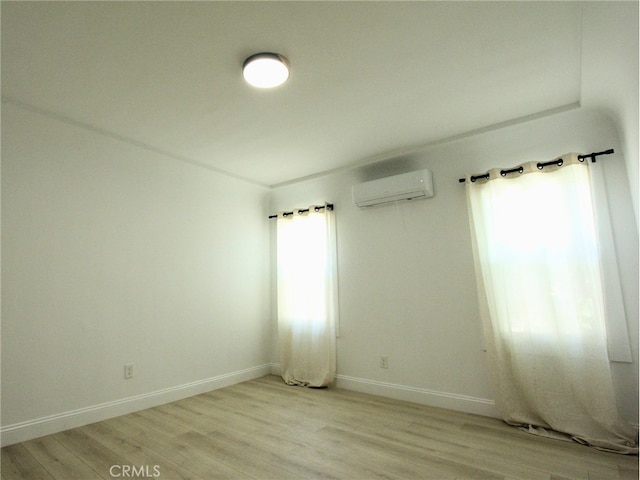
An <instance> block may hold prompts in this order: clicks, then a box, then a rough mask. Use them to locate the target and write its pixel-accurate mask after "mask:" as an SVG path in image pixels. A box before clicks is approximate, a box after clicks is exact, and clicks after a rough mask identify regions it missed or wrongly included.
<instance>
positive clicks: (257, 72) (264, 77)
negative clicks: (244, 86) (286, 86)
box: [242, 52, 289, 88]
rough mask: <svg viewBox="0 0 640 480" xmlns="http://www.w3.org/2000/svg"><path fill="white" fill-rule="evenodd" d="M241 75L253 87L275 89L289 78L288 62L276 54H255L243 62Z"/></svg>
mask: <svg viewBox="0 0 640 480" xmlns="http://www.w3.org/2000/svg"><path fill="white" fill-rule="evenodd" d="M242 75H243V76H244V79H245V80H246V81H247V83H248V84H249V85H253V86H254V87H258V88H273V87H277V86H278V85H282V84H283V83H284V82H286V81H287V79H288V78H289V61H288V60H287V59H286V58H285V57H283V56H282V55H280V54H278V53H268V52H263V53H256V54H255V55H251V56H250V57H249V58H247V59H246V60H245V61H244V64H243V65H242Z"/></svg>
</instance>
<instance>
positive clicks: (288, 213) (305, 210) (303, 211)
mask: <svg viewBox="0 0 640 480" xmlns="http://www.w3.org/2000/svg"><path fill="white" fill-rule="evenodd" d="M323 208H326V209H327V210H331V211H333V203H327V204H326V205H318V206H316V207H313V210H314V211H315V212H319V211H320V210H322V209H323ZM308 211H309V209H308V208H305V209H298V212H300V213H306V212H308ZM293 214H294V212H284V213H283V214H282V216H283V217H288V216H289V215H293ZM269 218H278V214H275V215H269Z"/></svg>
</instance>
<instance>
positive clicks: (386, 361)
mask: <svg viewBox="0 0 640 480" xmlns="http://www.w3.org/2000/svg"><path fill="white" fill-rule="evenodd" d="M380 368H389V357H380Z"/></svg>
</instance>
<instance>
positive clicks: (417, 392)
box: [270, 363, 500, 418]
mask: <svg viewBox="0 0 640 480" xmlns="http://www.w3.org/2000/svg"><path fill="white" fill-rule="evenodd" d="M270 367H271V374H272V375H280V364H278V363H271V364H270ZM335 385H336V387H338V388H344V389H345V390H353V391H355V392H361V393H369V394H371V395H380V396H382V397H389V398H394V399H396V400H404V401H407V402H414V403H419V404H421V405H429V406H431V407H439V408H447V409H449V410H456V411H458V412H466V413H474V414H476V415H482V416H485V417H493V418H500V417H499V415H498V411H497V410H496V404H495V402H494V401H493V400H490V399H487V398H478V397H472V396H469V395H461V394H458V393H448V392H440V391H437V390H429V389H427V388H418V387H411V386H407V385H399V384H397V383H388V382H379V381H377V380H370V379H368V378H360V377H351V376H349V375H340V374H338V375H336V376H335Z"/></svg>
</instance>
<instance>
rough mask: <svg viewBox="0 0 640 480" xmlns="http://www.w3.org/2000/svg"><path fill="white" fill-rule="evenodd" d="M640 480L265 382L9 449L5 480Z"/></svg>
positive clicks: (580, 449) (468, 424)
mask: <svg viewBox="0 0 640 480" xmlns="http://www.w3.org/2000/svg"><path fill="white" fill-rule="evenodd" d="M133 474H135V477H136V478H145V477H146V478H158V479H161V480H178V479H204V480H213V479H269V480H270V479H273V480H280V479H332V478H334V479H367V480H368V479H372V480H375V479H394V478H398V479H435V480H438V479H454V478H459V479H526V480H538V479H540V480H542V479H546V480H562V479H589V480H595V479H602V480H608V479H633V480H636V479H638V457H637V456H625V455H618V454H613V453H606V452H600V451H597V450H594V449H591V448H589V447H584V446H581V445H578V444H573V443H567V442H562V441H559V440H551V439H546V438H540V437H536V436H533V435H530V434H528V433H525V432H522V431H520V430H518V429H516V428H513V427H510V426H508V425H506V424H504V423H503V422H501V421H499V420H495V419H491V418H485V417H480V416H476V415H470V414H464V413H459V412H453V411H449V410H443V409H438V408H433V407H427V406H424V405H417V404H413V403H408V402H401V401H396V400H392V399H388V398H383V397H377V396H371V395H365V394H361V393H356V392H350V391H346V390H340V389H306V388H300V387H289V386H286V385H284V384H283V383H282V380H281V379H280V378H279V377H274V376H268V377H263V378H260V379H257V380H253V381H250V382H245V383H241V384H238V385H234V386H232V387H227V388H224V389H220V390H216V391H213V392H210V393H206V394H203V395H198V396H196V397H191V398H188V399H186V400H182V401H179V402H175V403H171V404H168V405H163V406H160V407H156V408H152V409H149V410H144V411H141V412H137V413H133V414H130V415H126V416H123V417H119V418H115V419H111V420H107V421H104V422H99V423H95V424H92V425H88V426H85V427H81V428H76V429H73V430H68V431H66V432H61V433H57V434H54V435H49V436H47V437H42V438H39V439H35V440H31V441H28V442H24V443H20V444H16V445H11V446H8V447H5V448H3V449H2V479H3V480H13V479H38V480H72V479H81V480H91V479H109V480H111V479H113V478H120V479H123V478H132V475H133Z"/></svg>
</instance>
